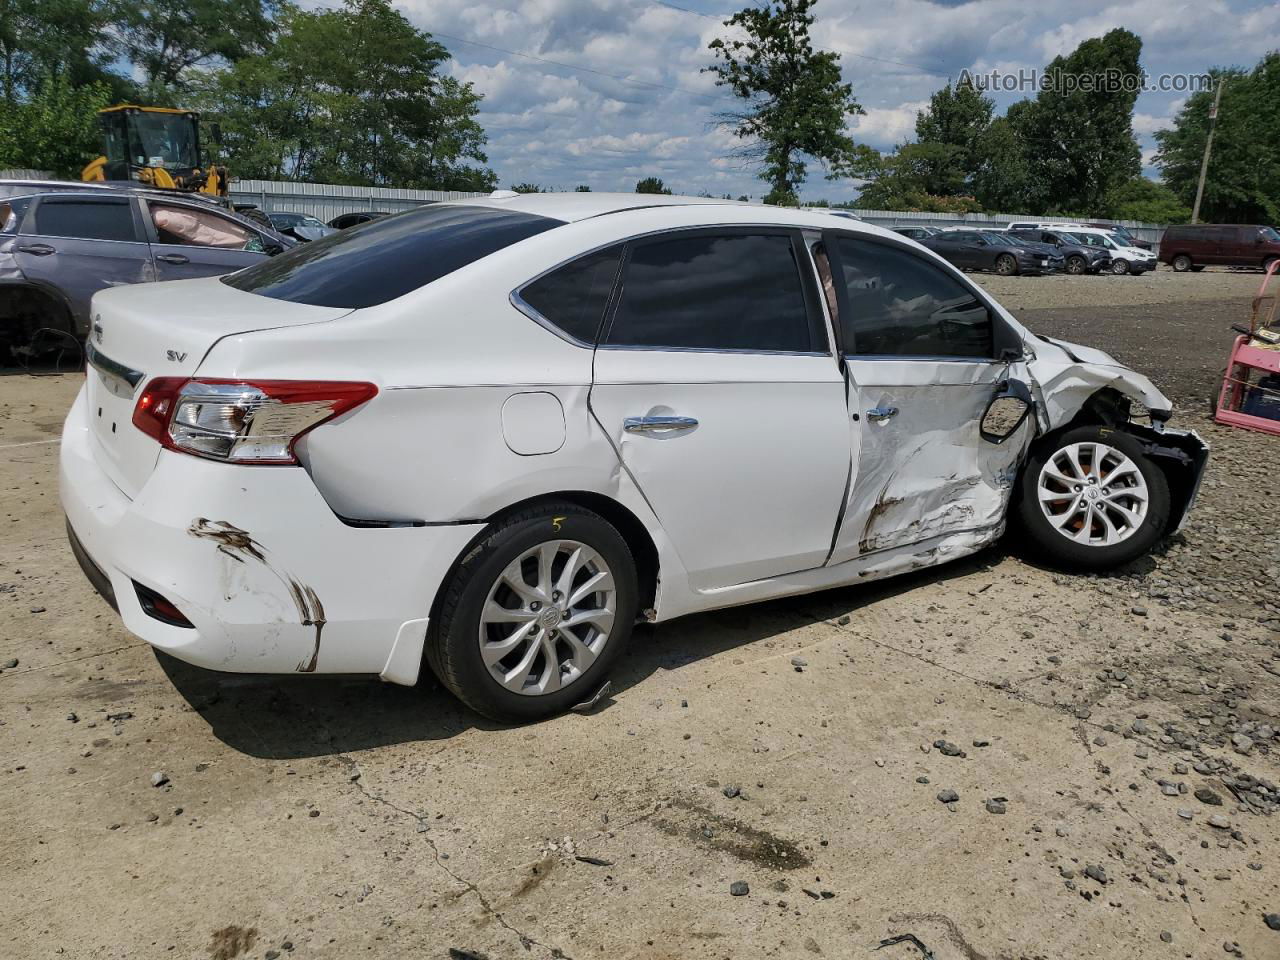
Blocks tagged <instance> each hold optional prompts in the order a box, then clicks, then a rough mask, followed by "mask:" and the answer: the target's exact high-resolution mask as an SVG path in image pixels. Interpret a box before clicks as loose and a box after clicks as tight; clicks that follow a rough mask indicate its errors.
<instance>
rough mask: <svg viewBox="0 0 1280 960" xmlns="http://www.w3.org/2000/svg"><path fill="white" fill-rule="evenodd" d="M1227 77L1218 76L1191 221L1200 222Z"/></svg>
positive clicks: (1210, 109)
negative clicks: (1205, 180)
mask: <svg viewBox="0 0 1280 960" xmlns="http://www.w3.org/2000/svg"><path fill="white" fill-rule="evenodd" d="M1226 82H1227V78H1226V77H1219V78H1218V89H1217V90H1215V91H1214V94H1213V106H1212V107H1210V108H1209V135H1208V136H1207V137H1205V140H1204V159H1202V160H1201V161H1200V182H1199V183H1197V184H1196V205H1195V206H1194V207H1192V208H1191V222H1192V223H1199V222H1200V198H1201V197H1203V196H1204V178H1205V174H1207V173H1208V172H1209V150H1210V149H1211V148H1212V147H1213V128H1214V127H1216V126H1217V125H1218V103H1219V102H1220V101H1221V100H1222V87H1223V84H1225V83H1226Z"/></svg>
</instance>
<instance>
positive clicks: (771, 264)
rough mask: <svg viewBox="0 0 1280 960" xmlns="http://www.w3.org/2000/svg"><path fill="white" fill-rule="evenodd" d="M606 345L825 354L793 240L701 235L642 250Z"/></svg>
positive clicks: (632, 263) (632, 261)
mask: <svg viewBox="0 0 1280 960" xmlns="http://www.w3.org/2000/svg"><path fill="white" fill-rule="evenodd" d="M608 342H609V343H611V344H622V345H628V346H643V347H686V348H706V349H712V350H789V351H801V352H805V351H811V350H824V349H826V347H825V345H824V344H820V342H819V340H818V338H817V337H816V336H815V334H814V331H813V329H812V327H811V326H810V320H809V312H808V310H807V308H806V306H805V298H804V291H803V289H802V288H801V285H800V271H799V269H798V267H797V266H796V259H795V254H794V252H793V250H792V246H791V238H790V237H789V236H782V235H770V236H765V235H745V234H738V235H728V236H723V235H722V236H710V235H707V234H699V235H695V236H688V237H672V238H669V239H664V240H659V241H656V242H649V243H642V244H637V245H636V246H635V247H634V248H633V249H632V251H631V256H630V258H629V260H628V263H627V267H626V271H625V276H624V279H623V285H622V296H621V299H620V301H619V303H618V308H617V310H616V311H615V313H614V317H613V322H612V323H611V324H610V328H609V336H608Z"/></svg>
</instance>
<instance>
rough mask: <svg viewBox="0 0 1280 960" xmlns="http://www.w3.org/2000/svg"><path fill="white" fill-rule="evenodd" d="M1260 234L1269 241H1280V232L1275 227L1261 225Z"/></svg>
mask: <svg viewBox="0 0 1280 960" xmlns="http://www.w3.org/2000/svg"><path fill="white" fill-rule="evenodd" d="M1258 236H1259V237H1261V238H1262V239H1263V240H1266V241H1267V242H1268V243H1280V233H1277V232H1276V228H1275V227H1259V228H1258Z"/></svg>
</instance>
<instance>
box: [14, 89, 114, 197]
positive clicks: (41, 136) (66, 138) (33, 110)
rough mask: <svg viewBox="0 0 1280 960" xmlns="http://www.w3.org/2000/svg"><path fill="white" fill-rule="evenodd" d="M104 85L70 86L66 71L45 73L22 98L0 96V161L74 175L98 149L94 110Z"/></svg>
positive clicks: (103, 98) (105, 92)
mask: <svg viewBox="0 0 1280 960" xmlns="http://www.w3.org/2000/svg"><path fill="white" fill-rule="evenodd" d="M110 93H111V91H110V88H108V87H107V85H106V84H104V83H100V82H95V83H90V84H84V85H81V86H78V87H77V86H73V85H72V84H71V81H70V79H69V78H67V77H66V76H57V77H46V78H45V79H44V81H43V82H41V83H40V84H39V85H38V87H37V88H36V91H35V93H34V94H33V95H32V96H31V97H30V99H28V100H27V101H26V102H19V101H17V100H4V101H3V102H0V167H20V168H21V167H28V168H32V169H37V170H50V171H52V172H53V173H54V174H55V175H56V176H59V177H66V178H69V179H73V180H79V179H80V171H81V169H82V168H83V167H84V165H85V164H86V163H88V162H89V161H90V160H92V159H93V158H94V157H96V156H97V155H98V152H99V145H98V139H99V137H98V117H97V111H98V110H100V109H101V108H102V107H105V106H106V105H107V102H108V99H109V97H110Z"/></svg>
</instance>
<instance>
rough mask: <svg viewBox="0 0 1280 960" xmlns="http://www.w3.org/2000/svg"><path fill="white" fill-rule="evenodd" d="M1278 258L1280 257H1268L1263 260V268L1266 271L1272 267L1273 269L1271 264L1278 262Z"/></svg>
mask: <svg viewBox="0 0 1280 960" xmlns="http://www.w3.org/2000/svg"><path fill="white" fill-rule="evenodd" d="M1276 260H1280V257H1267V259H1265V260H1263V261H1262V269H1263V270H1264V271H1266V270H1270V269H1271V265H1272V264H1273V263H1275V262H1276Z"/></svg>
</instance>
